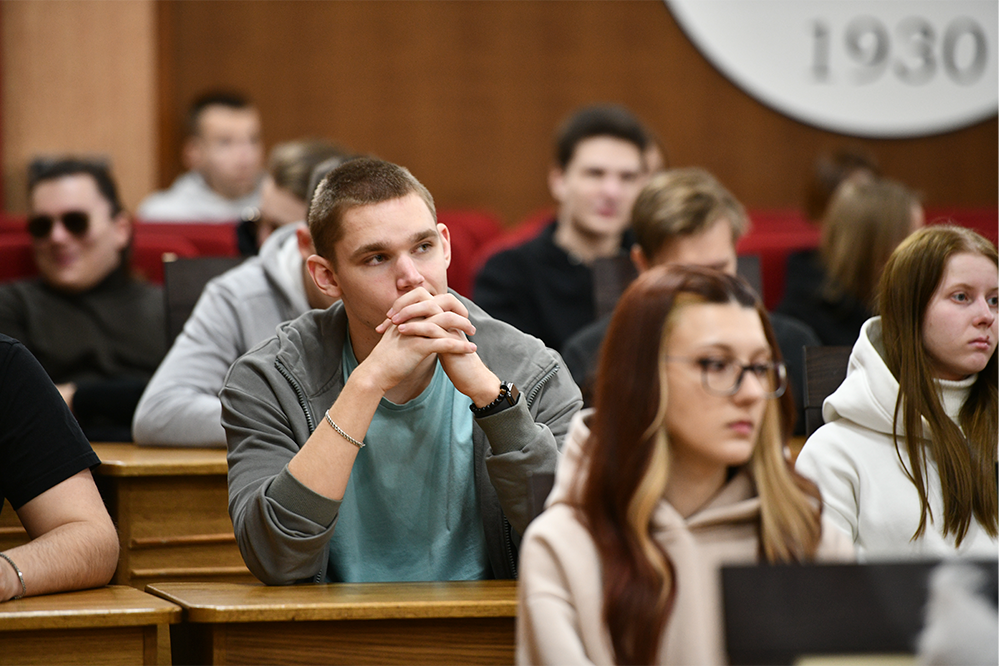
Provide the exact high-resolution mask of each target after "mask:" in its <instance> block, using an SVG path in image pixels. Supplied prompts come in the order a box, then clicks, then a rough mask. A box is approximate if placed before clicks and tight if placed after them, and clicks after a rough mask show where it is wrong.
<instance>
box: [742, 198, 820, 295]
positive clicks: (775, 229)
mask: <svg viewBox="0 0 999 666" xmlns="http://www.w3.org/2000/svg"><path fill="white" fill-rule="evenodd" d="M749 219H750V222H751V227H750V230H749V233H747V234H746V235H745V236H743V237H742V238H740V239H739V243H738V245H737V246H736V250H737V252H738V254H739V255H740V256H741V255H757V256H759V258H760V273H761V276H762V287H763V292H762V293H761V294H760V295H761V296H762V297H763V303H764V305H766V307H767V309H768V310H773V309H774V308H775V307H777V304H778V303H780V300H781V298H783V297H784V274H785V272H786V270H787V257H788V255H789V254H791V253H792V252H797V251H798V250H808V249H812V248H816V247H818V246H819V239H820V238H821V237H822V230H821V229H820V228H819V226H818V225H815V224H812V223H811V222H809V221H808V220H806V219H805V218H804V216H803V215H802V214H801V213H799V212H798V211H797V210H753V211H749Z"/></svg>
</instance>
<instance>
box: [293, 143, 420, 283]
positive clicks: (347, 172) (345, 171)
mask: <svg viewBox="0 0 999 666" xmlns="http://www.w3.org/2000/svg"><path fill="white" fill-rule="evenodd" d="M414 193H415V194H417V195H419V197H420V198H421V199H423V202H424V203H425V204H427V208H429V209H430V214H431V215H432V216H433V218H434V220H435V221H436V220H437V209H436V208H435V207H434V198H433V197H432V196H431V195H430V192H429V191H428V190H427V188H426V187H424V186H423V184H422V183H421V182H420V181H418V180H416V178H415V177H414V176H413V174H411V173H410V172H409V170H408V169H406V167H401V166H399V165H397V164H392V163H391V162H385V161H383V160H379V159H374V158H370V157H361V158H358V159H354V160H350V161H348V162H345V163H344V164H342V165H341V166H339V167H337V168H336V169H334V170H333V171H331V172H329V173H328V174H327V175H326V177H325V178H323V180H322V181H321V182H320V183H319V187H318V188H316V194H315V196H314V197H313V199H312V205H311V206H310V207H309V231H310V232H311V233H312V241H313V242H314V243H315V246H316V253H317V254H318V255H319V256H321V257H323V258H325V259H327V260H328V261H330V262H332V263H333V265H334V266H336V252H335V251H334V246H335V245H336V243H337V242H338V241H339V240H340V239H341V238H343V217H344V215H346V214H347V211H349V210H351V209H353V208H358V207H360V206H370V205H372V204H378V203H382V202H384V201H391V200H393V199H401V198H402V197H405V196H407V195H409V194H414Z"/></svg>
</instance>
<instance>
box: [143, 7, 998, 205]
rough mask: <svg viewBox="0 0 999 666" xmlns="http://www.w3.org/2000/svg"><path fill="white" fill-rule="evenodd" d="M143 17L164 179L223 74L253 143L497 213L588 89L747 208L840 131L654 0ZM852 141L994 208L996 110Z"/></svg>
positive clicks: (777, 200)
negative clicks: (403, 177) (348, 153)
mask: <svg viewBox="0 0 999 666" xmlns="http://www.w3.org/2000/svg"><path fill="white" fill-rule="evenodd" d="M159 17H160V23H161V25H160V33H161V45H160V49H159V54H160V58H161V63H160V68H159V72H160V75H161V77H162V78H163V79H164V80H162V81H161V83H160V85H161V95H160V99H161V102H160V103H161V105H162V111H163V113H164V114H165V115H164V118H165V123H164V127H162V128H161V132H162V134H163V136H162V137H161V151H162V154H161V158H160V163H161V167H162V169H161V171H162V173H161V178H162V180H163V181H164V183H166V182H169V181H170V180H171V179H172V178H173V176H175V175H176V173H177V172H178V171H179V169H180V165H179V163H178V159H177V152H178V147H177V141H178V140H179V136H180V118H181V117H182V114H183V111H184V108H185V106H186V105H187V103H188V102H189V100H190V99H191V98H192V97H193V96H194V95H195V94H196V93H197V92H198V91H200V90H202V89H204V88H206V87H214V86H223V85H225V86H234V87H237V88H241V89H244V90H246V91H247V92H248V93H250V94H251V95H252V96H253V97H254V98H255V99H256V100H257V101H258V103H259V105H260V108H261V111H262V113H263V117H264V131H265V138H266V142H267V144H268V146H271V145H273V144H274V143H276V142H278V141H284V140H288V139H292V138H296V137H301V136H306V135H319V136H326V137H329V138H332V139H336V140H339V141H341V142H343V143H345V144H347V145H349V146H351V147H353V148H355V149H357V150H359V151H365V152H372V153H375V154H377V155H379V156H381V157H384V158H386V159H390V160H393V161H396V162H399V163H401V164H404V165H406V166H408V167H410V169H411V170H412V171H413V173H414V174H415V175H416V176H417V177H418V178H420V179H421V180H422V181H423V182H424V183H426V184H427V186H428V187H429V188H430V190H431V191H432V192H433V193H434V195H435V197H436V198H437V199H438V202H439V205H441V206H447V207H459V206H474V207H480V208H486V209H491V210H493V211H494V212H496V213H498V214H500V215H501V216H502V217H503V218H504V219H505V220H506V221H507V222H513V221H516V220H517V219H519V218H520V217H522V216H523V215H525V214H527V213H529V212H531V211H533V210H535V209H537V208H538V207H540V206H545V205H548V204H549V202H550V199H549V196H548V192H547V186H546V181H545V174H546V171H547V168H548V164H549V162H550V155H551V135H552V131H553V128H554V127H555V125H556V124H557V122H558V121H559V120H560V119H561V118H562V117H563V116H564V115H565V114H566V113H568V112H570V111H571V110H572V109H573V108H575V107H576V106H578V105H581V104H584V103H588V102H592V101H620V102H623V103H624V104H626V105H628V106H630V107H631V108H632V109H633V110H635V111H636V112H637V113H638V114H639V115H640V116H641V117H642V118H644V119H645V120H646V121H647V122H648V123H649V124H650V125H651V126H652V127H653V128H654V129H655V130H656V131H657V132H658V133H659V134H660V136H661V137H662V139H663V140H664V142H665V143H666V145H667V148H668V150H669V153H670V156H671V161H672V163H673V164H674V165H694V164H697V165H702V166H705V167H707V168H708V169H710V170H711V171H713V172H714V173H715V174H716V175H717V176H718V177H719V178H720V179H721V180H722V181H723V182H724V183H726V184H727V185H728V186H729V187H730V188H731V189H732V190H733V192H734V193H735V194H736V196H738V197H739V198H741V199H742V200H743V201H744V202H745V203H746V204H747V205H748V206H750V207H753V208H762V207H793V206H797V205H799V202H800V200H801V198H802V192H803V189H804V183H805V178H806V176H807V173H808V170H809V168H810V165H811V162H812V160H813V158H814V156H815V155H816V154H817V153H818V152H819V151H821V150H824V149H828V148H831V147H835V146H838V145H840V144H842V143H845V142H846V141H848V140H850V139H848V138H847V137H843V136H840V135H836V134H833V133H830V132H825V131H821V130H817V129H815V128H812V127H809V126H806V125H803V124H801V123H798V122H796V121H793V120H790V119H788V118H786V117H784V116H782V115H780V114H778V113H776V112H774V111H772V110H771V109H769V108H767V107H765V106H763V105H762V104H760V103H758V102H756V101H755V100H753V99H752V98H750V97H749V96H748V95H746V94H744V93H743V92H742V91H741V90H740V89H738V88H737V87H735V86H734V85H733V84H731V83H729V82H728V81H727V80H726V79H725V78H724V77H722V76H721V75H720V74H719V73H718V72H717V71H716V70H715V69H714V68H713V67H712V66H711V65H710V64H708V62H707V61H706V60H704V58H703V57H702V56H701V55H700V54H699V53H698V52H697V51H696V50H695V49H694V47H693V46H692V45H691V43H690V42H689V41H688V40H687V38H686V37H685V36H684V35H683V33H682V32H681V31H680V29H679V27H678V26H677V24H676V23H675V21H674V20H673V18H672V16H671V15H670V13H669V11H668V10H667V8H666V6H665V5H664V4H663V3H662V2H660V1H659V0H641V1H638V0H636V1H599V0H598V1H586V2H561V1H551V0H532V1H518V0H507V1H504V2H500V1H490V2H471V1H469V2H456V1H436V0H422V1H419V2H386V1H377V0H366V1H360V2H346V1H344V2H340V1H323V2H310V1H292V2H285V1H276V0H265V1H259V0H252V1H249V2H244V1H239V0H227V1H224V2H214V1H208V0H202V1H200V2H173V1H168V2H164V4H163V5H162V6H161V9H160V12H159ZM170 123H173V129H172V130H171V129H170ZM859 143H860V144H862V145H864V146H867V147H868V148H869V149H871V150H872V151H873V152H874V153H875V154H876V155H877V156H878V157H879V159H880V160H881V162H882V165H883V167H884V168H885V170H886V171H887V172H888V173H889V174H891V175H893V176H895V177H896V178H898V179H900V180H902V181H904V182H906V183H908V184H909V185H911V186H913V187H915V188H918V189H919V190H921V191H922V192H923V193H924V194H925V195H926V200H927V203H928V204H931V205H938V204H939V205H967V206H985V205H991V206H994V205H996V202H997V183H999V169H997V165H999V151H997V146H999V135H997V122H996V119H995V118H992V119H991V120H988V121H986V122H983V123H980V124H978V125H976V126H974V127H970V128H966V129H964V130H960V131H957V132H952V133H949V134H947V135H943V136H937V137H931V138H924V139H907V140H863V141H859Z"/></svg>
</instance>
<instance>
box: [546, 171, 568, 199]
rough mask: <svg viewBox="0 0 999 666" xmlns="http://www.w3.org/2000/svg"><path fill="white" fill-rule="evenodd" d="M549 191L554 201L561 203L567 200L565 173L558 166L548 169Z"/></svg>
mask: <svg viewBox="0 0 999 666" xmlns="http://www.w3.org/2000/svg"><path fill="white" fill-rule="evenodd" d="M548 191H549V192H551V195H552V199H554V200H555V201H557V202H559V203H562V201H563V200H564V199H565V171H563V170H562V168H561V167H559V166H558V165H554V164H553V165H552V166H551V168H550V169H548Z"/></svg>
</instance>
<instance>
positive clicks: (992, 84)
mask: <svg viewBox="0 0 999 666" xmlns="http://www.w3.org/2000/svg"><path fill="white" fill-rule="evenodd" d="M666 4H667V5H668V6H669V8H670V10H671V11H672V13H673V15H674V16H675V17H676V20H677V22H678V23H679V24H680V26H681V28H683V30H684V32H686V33H687V35H688V36H689V37H690V39H691V41H693V42H694V44H695V45H696V46H697V48H698V49H699V50H700V51H701V53H703V54H704V56H705V57H706V58H707V59H708V60H709V61H710V62H711V63H712V64H713V65H714V66H715V67H717V68H718V69H719V70H721V72H722V73H723V74H724V75H725V76H727V77H728V78H729V79H731V80H732V81H733V82H734V83H735V84H736V85H738V86H739V87H741V88H742V89H743V90H745V91H746V92H747V93H749V94H750V95H752V96H753V97H755V98H756V99H757V100H759V101H760V102H763V103H764V104H766V105H768V106H770V107H773V108H774V109H776V110H778V111H780V112H782V113H785V114H787V115H788V116H791V117H792V118H795V119H797V120H800V121H802V122H805V123H808V124H810V125H815V126H817V127H821V128H823V129H828V130H832V131H835V132H840V133H843V134H850V135H855V136H866V137H906V136H922V135H928V134H938V133H941V132H947V131H950V130H954V129H958V128H960V127H964V126H966V125H970V124H973V123H976V122H979V121H981V120H984V119H986V118H989V117H990V116H993V115H995V114H996V112H997V110H999V71H997V67H996V51H997V45H999V39H997V32H999V2H996V0H906V1H899V0H882V1H878V2H870V1H869V0H868V1H858V0H666Z"/></svg>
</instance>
